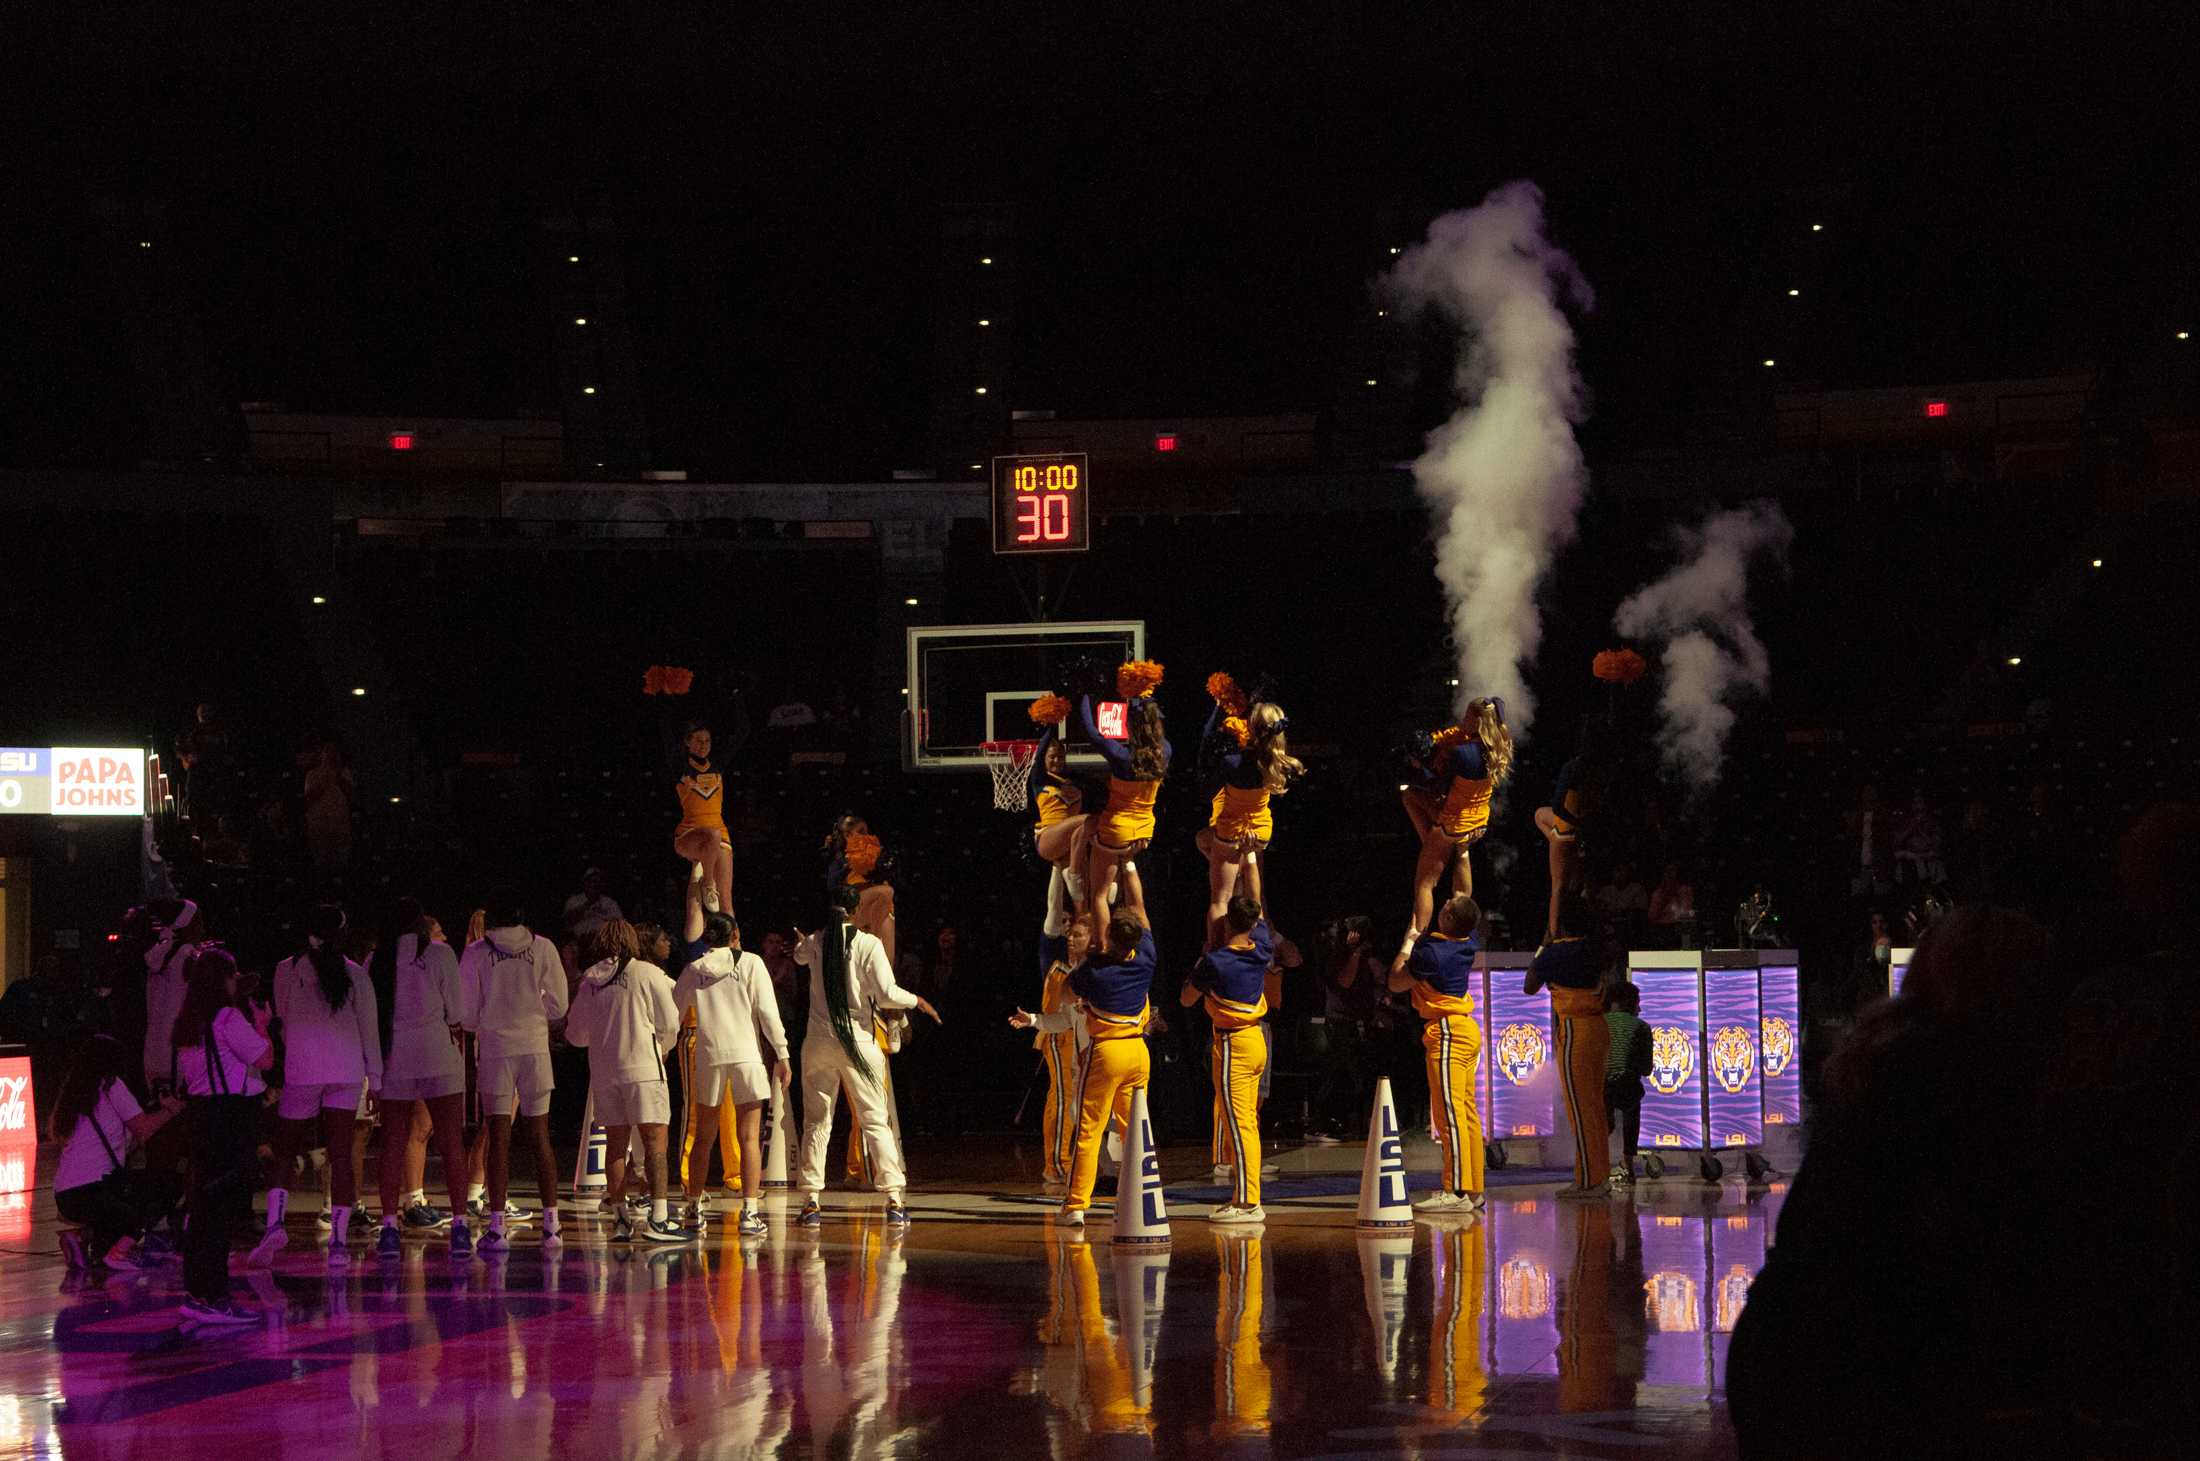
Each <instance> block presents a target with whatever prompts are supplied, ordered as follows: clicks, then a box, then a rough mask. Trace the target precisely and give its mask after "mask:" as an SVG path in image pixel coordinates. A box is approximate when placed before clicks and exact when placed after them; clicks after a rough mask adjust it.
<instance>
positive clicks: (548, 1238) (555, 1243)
mask: <svg viewBox="0 0 2200 1461" xmlns="http://www.w3.org/2000/svg"><path fill="white" fill-rule="evenodd" d="M542 1246H543V1247H545V1248H562V1247H564V1246H565V1234H564V1233H563V1232H561V1231H559V1230H558V1229H556V1228H544V1229H543V1230H542Z"/></svg>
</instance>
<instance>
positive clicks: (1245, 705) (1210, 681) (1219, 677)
mask: <svg viewBox="0 0 2200 1461" xmlns="http://www.w3.org/2000/svg"><path fill="white" fill-rule="evenodd" d="M1207 693H1208V695H1210V696H1211V697H1213V699H1214V701H1215V703H1216V704H1218V705H1220V706H1221V707H1222V709H1223V712H1224V713H1225V714H1228V715H1235V716H1240V717H1242V716H1244V715H1246V714H1247V713H1248V712H1250V711H1251V710H1252V708H1253V702H1252V701H1251V700H1249V699H1247V698H1246V695H1245V692H1244V691H1243V690H1242V689H1240V688H1238V682H1237V681H1235V680H1233V679H1231V678H1230V677H1229V676H1228V675H1226V674H1224V673H1223V672H1222V671H1221V670H1216V671H1215V672H1214V673H1213V674H1211V675H1209V676H1208V677H1207Z"/></svg>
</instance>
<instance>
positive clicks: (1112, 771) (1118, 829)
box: [1077, 695, 1171, 852]
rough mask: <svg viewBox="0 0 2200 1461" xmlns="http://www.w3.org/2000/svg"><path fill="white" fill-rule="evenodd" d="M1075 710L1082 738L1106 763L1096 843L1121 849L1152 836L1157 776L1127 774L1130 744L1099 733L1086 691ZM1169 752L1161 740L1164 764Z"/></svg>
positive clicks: (1096, 829)
mask: <svg viewBox="0 0 2200 1461" xmlns="http://www.w3.org/2000/svg"><path fill="white" fill-rule="evenodd" d="M1077 714H1078V716H1079V717H1080V718H1081V719H1082V720H1083V722H1084V726H1085V739H1086V740H1088V741H1090V742H1092V744H1093V748H1094V749H1095V750H1097V751H1098V752H1099V753H1100V758H1101V759H1102V760H1104V761H1106V762H1107V763H1108V804H1107V806H1106V807H1105V808H1103V809H1102V810H1101V812H1100V819H1099V821H1098V823H1097V824H1096V825H1095V827H1094V831H1095V834H1096V835H1097V836H1098V837H1099V839H1100V845H1101V846H1102V847H1105V848H1107V849H1108V850H1109V851H1111V852H1121V851H1123V850H1125V849H1126V848H1130V847H1134V846H1138V845H1140V844H1142V843H1146V842H1150V841H1152V840H1153V833H1154V816H1153V804H1154V799H1155V798H1156V797H1158V796H1159V795H1160V794H1161V781H1160V778H1159V777H1156V778H1155V779H1153V780H1151V781H1142V780H1139V779H1138V778H1137V777H1134V776H1133V775H1132V774H1131V752H1130V748H1129V747H1128V746H1126V745H1123V744H1121V743H1120V742H1117V741H1111V740H1109V739H1108V738H1107V737H1106V736H1103V735H1101V734H1100V726H1099V723H1098V722H1097V721H1095V720H1094V719H1093V715H1092V697H1091V696H1090V695H1087V696H1085V697H1083V698H1082V699H1081V700H1079V701H1078V704H1077ZM1170 754H1171V750H1170V746H1169V743H1168V741H1166V740H1163V741H1162V743H1161V763H1162V765H1163V766H1164V767H1166V766H1167V765H1168V763H1169V757H1170Z"/></svg>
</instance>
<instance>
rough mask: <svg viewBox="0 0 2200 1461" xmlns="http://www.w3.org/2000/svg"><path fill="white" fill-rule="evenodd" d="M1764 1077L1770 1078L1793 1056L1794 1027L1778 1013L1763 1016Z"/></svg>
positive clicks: (1786, 1064) (1777, 1073) (1781, 1069)
mask: <svg viewBox="0 0 2200 1461" xmlns="http://www.w3.org/2000/svg"><path fill="white" fill-rule="evenodd" d="M1764 1025H1765V1079H1766V1080H1772V1079H1774V1078H1776V1077H1777V1076H1778V1075H1779V1074H1780V1072H1782V1071H1784V1070H1786V1069H1787V1068H1788V1062H1789V1061H1791V1060H1793V1059H1794V1058H1795V1027H1794V1026H1793V1025H1791V1024H1789V1023H1788V1022H1787V1021H1786V1020H1785V1019H1784V1018H1782V1017H1781V1016H1779V1015H1767V1016H1765V1021H1764Z"/></svg>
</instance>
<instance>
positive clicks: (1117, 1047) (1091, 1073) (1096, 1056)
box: [1062, 1036, 1153, 1212]
mask: <svg viewBox="0 0 2200 1461" xmlns="http://www.w3.org/2000/svg"><path fill="white" fill-rule="evenodd" d="M1152 1077H1153V1057H1152V1056H1151V1055H1149V1054H1148V1053H1147V1052H1146V1042H1145V1041H1144V1040H1142V1039H1139V1038H1137V1037H1136V1036H1131V1037H1128V1038H1123V1039H1115V1040H1095V1041H1093V1042H1092V1044H1091V1045H1089V1046H1087V1047H1086V1048H1085V1058H1084V1059H1083V1060H1082V1061H1080V1062H1079V1064H1078V1069H1077V1101H1078V1110H1077V1151H1076V1154H1075V1156H1073V1157H1072V1158H1071V1160H1070V1172H1069V1196H1068V1198H1067V1199H1066V1200H1065V1201H1064V1202H1063V1204H1062V1205H1063V1207H1065V1208H1067V1209H1069V1210H1071V1211H1075V1212H1082V1211H1083V1210H1084V1209H1086V1208H1088V1207H1090V1206H1092V1184H1093V1183H1094V1182H1095V1181H1097V1180H1098V1179H1099V1176H1100V1147H1101V1144H1102V1143H1103V1142H1104V1141H1105V1140H1106V1139H1107V1133H1108V1126H1109V1123H1111V1122H1113V1123H1115V1124H1117V1125H1127V1124H1128V1123H1129V1121H1130V1113H1131V1092H1133V1091H1137V1090H1143V1089H1144V1088H1145V1085H1146V1082H1147V1081H1148V1080H1150V1079H1152ZM1137 1184H1138V1177H1137V1175H1136V1174H1135V1173H1133V1174H1130V1175H1128V1176H1125V1175H1124V1174H1122V1173H1118V1174H1117V1175H1116V1183H1115V1187H1116V1201H1118V1202H1120V1201H1122V1200H1123V1199H1124V1195H1125V1194H1127V1193H1131V1192H1135V1191H1136V1190H1137Z"/></svg>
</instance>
